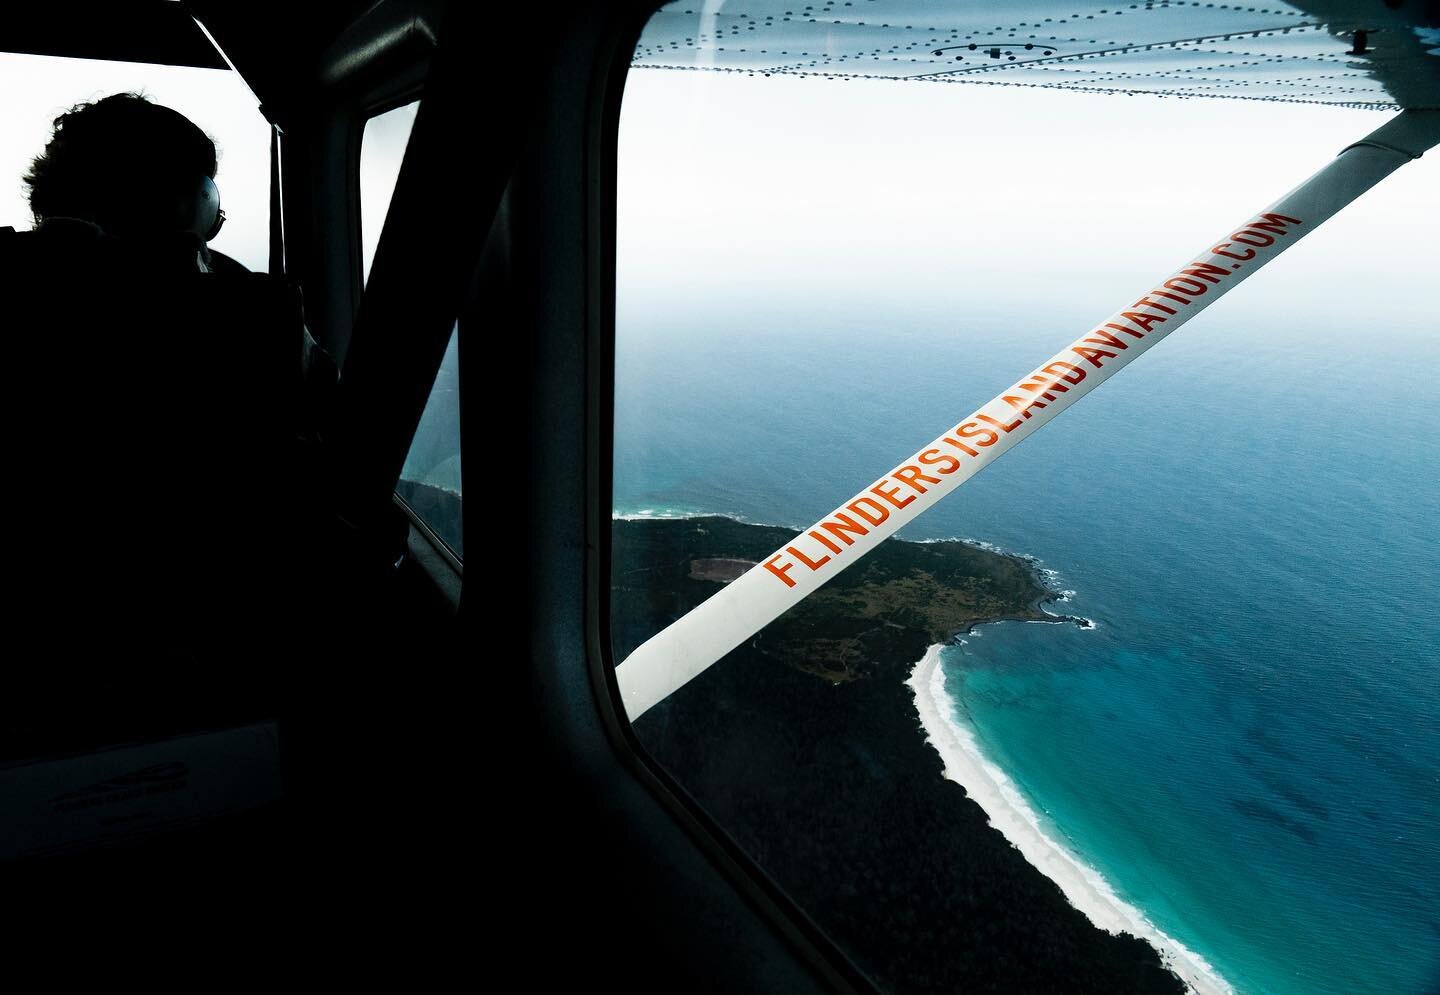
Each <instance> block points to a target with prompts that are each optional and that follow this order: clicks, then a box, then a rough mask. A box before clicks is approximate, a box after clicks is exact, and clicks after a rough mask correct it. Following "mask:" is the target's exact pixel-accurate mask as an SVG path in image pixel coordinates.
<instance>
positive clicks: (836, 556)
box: [616, 110, 1440, 721]
mask: <svg viewBox="0 0 1440 995" xmlns="http://www.w3.org/2000/svg"><path fill="white" fill-rule="evenodd" d="M1437 143H1440V110H1407V111H1404V112H1402V113H1401V114H1400V115H1399V116H1398V117H1396V118H1395V119H1394V120H1393V121H1390V122H1388V123H1387V124H1385V125H1383V126H1382V127H1380V128H1377V129H1376V130H1375V131H1374V132H1372V133H1371V134H1370V135H1368V136H1367V137H1366V138H1364V139H1362V140H1361V141H1359V142H1356V143H1355V144H1353V145H1350V146H1348V147H1347V148H1345V149H1343V150H1342V151H1341V152H1340V154H1339V155H1337V156H1336V157H1335V159H1334V160H1333V161H1331V162H1330V163H1329V164H1328V165H1327V166H1325V168H1324V169H1322V170H1320V171H1319V172H1318V173H1316V174H1315V175H1314V176H1312V177H1311V178H1310V179H1308V180H1306V181H1305V182H1304V183H1302V184H1300V186H1298V187H1296V188H1295V189H1294V190H1292V191H1291V192H1290V193H1288V194H1286V195H1285V196H1284V197H1281V198H1280V199H1279V200H1278V201H1276V202H1275V203H1274V204H1272V205H1271V206H1270V207H1267V208H1265V209H1264V210H1263V211H1261V212H1260V213H1259V214H1256V215H1255V216H1253V217H1252V218H1250V219H1249V220H1247V221H1245V222H1244V223H1243V224H1241V225H1239V226H1238V227H1236V228H1233V229H1230V230H1229V231H1228V232H1227V233H1226V234H1225V235H1223V236H1221V237H1220V238H1219V239H1218V240H1217V241H1216V242H1215V243H1214V244H1213V245H1212V246H1211V247H1210V248H1208V249H1206V250H1205V251H1204V252H1202V253H1201V254H1200V255H1199V256H1198V257H1196V258H1195V259H1194V260H1193V261H1191V262H1189V263H1186V264H1185V265H1184V266H1182V267H1180V268H1179V269H1177V270H1175V271H1174V272H1173V273H1171V274H1170V275H1168V276H1166V277H1165V278H1163V279H1162V280H1161V281H1160V282H1158V283H1156V284H1155V285H1154V286H1153V287H1152V288H1151V289H1149V290H1147V291H1145V292H1144V293H1142V294H1141V295H1140V297H1139V299H1138V300H1136V301H1135V303H1133V304H1127V305H1126V306H1125V307H1123V308H1121V309H1120V310H1118V311H1116V312H1115V313H1114V314H1112V315H1111V316H1110V317H1109V318H1107V319H1105V320H1104V321H1102V322H1101V323H1100V324H1098V325H1096V326H1095V327H1094V329H1093V330H1092V331H1090V332H1087V333H1086V334H1085V335H1084V336H1082V337H1081V338H1079V339H1077V340H1076V341H1074V342H1072V343H1071V344H1070V345H1068V346H1066V347H1065V348H1064V349H1063V350H1061V351H1060V352H1059V353H1057V354H1056V355H1055V357H1054V358H1053V359H1051V360H1050V362H1048V363H1046V364H1044V365H1043V366H1041V367H1039V368H1038V369H1036V370H1034V371H1032V372H1030V373H1028V374H1027V375H1026V376H1025V377H1024V378H1022V379H1021V380H1019V381H1018V382H1017V383H1016V384H1015V385H1014V386H1013V387H1011V388H1010V389H1009V390H1007V391H1005V392H1004V393H1003V394H1001V395H1000V396H999V397H996V398H994V399H992V400H991V401H990V402H989V403H987V404H985V405H984V406H982V407H981V408H980V409H979V410H977V411H975V412H973V413H972V414H970V415H968V416H967V417H965V418H964V419H962V420H960V421H958V422H957V423H956V425H955V427H954V428H951V429H948V430H947V431H946V432H945V433H944V434H943V435H941V436H940V437H939V438H938V439H936V440H935V441H934V442H932V443H930V445H929V446H927V447H926V448H924V449H922V450H921V451H920V452H918V453H916V454H915V455H913V456H911V457H910V458H909V459H907V460H905V461H904V462H903V463H901V464H899V465H898V466H896V467H895V468H894V469H892V470H891V471H890V472H889V473H887V474H886V475H885V476H883V477H881V478H880V479H879V480H878V481H877V482H876V483H874V484H873V485H871V486H870V487H868V488H866V489H865V490H862V491H861V492H860V493H859V494H857V495H855V497H854V498H853V499H852V500H850V501H848V502H846V503H845V504H844V505H843V506H841V507H840V508H837V509H836V510H835V511H833V512H831V513H830V514H829V515H827V516H826V517H825V518H823V519H821V520H820V521H819V522H816V523H815V525H814V526H813V527H812V528H810V529H807V530H805V531H804V532H801V533H800V534H799V535H797V536H796V537H795V539H794V540H792V541H791V543H790V544H789V545H787V546H785V547H784V548H782V549H778V550H776V551H775V552H774V553H773V554H772V555H771V556H769V557H767V558H766V559H764V560H762V561H761V562H760V563H758V564H756V565H755V566H754V567H752V568H751V569H750V570H749V571H748V572H746V573H745V574H743V575H742V576H741V577H739V578H738V579H737V580H735V581H732V582H731V583H730V584H729V585H727V586H726V587H724V588H722V589H721V590H720V591H718V592H717V593H716V594H715V595H714V596H713V597H711V598H710V599H708V600H707V601H705V602H703V603H701V604H700V605H697V606H696V607H695V608H694V609H693V610H692V611H690V612H689V613H688V614H687V615H685V616H683V617H682V618H680V619H679V620H677V621H676V622H674V623H673V624H671V625H670V626H668V627H667V628H665V629H663V630H661V631H660V632H659V633H657V634H656V635H654V636H652V637H651V638H650V639H649V640H648V641H646V642H645V643H643V644H641V646H640V647H639V648H637V649H636V650H635V652H634V653H631V654H630V656H629V657H627V658H626V659H625V661H624V662H623V663H621V664H620V666H619V667H617V668H616V679H617V681H618V682H619V686H620V694H621V698H622V700H623V702H624V704H625V711H626V714H628V715H629V717H630V719H631V720H632V721H633V720H634V719H636V718H639V717H640V716H641V715H643V714H644V713H645V711H646V710H647V709H649V708H650V707H651V706H652V705H655V704H656V703H657V702H660V701H663V700H665V698H666V697H668V696H669V695H670V694H671V693H672V692H674V691H675V690H676V689H678V688H680V687H682V686H683V685H685V684H686V683H688V682H689V681H690V680H692V679H693V678H695V677H696V676H698V675H699V674H700V673H702V672H703V671H704V670H705V669H706V668H708V667H709V666H710V665H711V664H713V663H715V662H716V661H718V660H719V659H720V658H721V657H723V656H724V655H725V654H726V653H728V652H730V651H731V650H732V649H734V648H735V647H736V646H739V645H740V644H741V643H743V642H744V641H745V640H746V639H749V638H750V637H751V636H753V635H754V634H755V633H757V632H759V631H760V629H761V628H763V627H764V626H765V625H767V624H769V623H770V622H771V621H773V620H774V619H775V618H777V617H779V616H780V615H781V614H782V613H784V612H785V611H786V610H787V609H789V608H791V607H792V606H794V605H795V604H797V603H798V602H799V601H801V600H802V599H803V598H805V597H806V596H808V595H809V594H811V593H812V592H814V591H816V590H818V589H819V588H820V587H821V586H822V585H824V584H825V583H826V582H828V581H829V580H831V579H832V578H834V577H835V576H836V575H837V574H839V573H840V571H842V570H844V569H845V568H846V567H849V566H851V565H852V564H854V563H855V562H856V561H858V560H859V559H860V558H861V557H863V556H864V555H865V554H866V553H868V552H870V551H871V550H872V549H874V548H875V547H876V546H878V545H879V544H880V543H881V542H882V541H883V540H884V539H885V538H886V537H888V536H889V535H891V534H892V533H894V532H895V531H896V530H897V529H899V528H901V527H902V526H904V525H906V524H907V523H909V522H910V521H912V520H913V519H915V518H916V517H917V516H919V515H921V514H923V513H924V512H926V511H927V510H929V509H930V508H931V507H933V506H934V505H935V504H936V503H937V502H938V501H940V500H941V499H942V498H944V497H945V495H947V494H949V493H950V492H951V491H953V490H954V489H955V488H957V487H959V486H960V485H961V484H963V483H964V482H965V481H966V480H969V479H970V478H971V477H973V476H974V475H975V474H977V473H979V472H980V471H981V470H983V469H984V468H985V467H987V466H989V465H990V464H991V463H993V462H994V461H995V460H996V459H997V458H999V457H1000V456H1001V455H1002V454H1004V453H1006V452H1008V451H1009V450H1010V449H1011V448H1013V447H1014V446H1015V445H1017V444H1018V443H1020V442H1021V441H1022V440H1024V439H1025V438H1027V437H1029V436H1030V435H1031V434H1032V433H1033V432H1035V431H1036V430H1037V429H1039V428H1040V426H1042V425H1044V424H1045V423H1046V422H1048V421H1050V419H1052V418H1054V417H1055V416H1056V415H1057V414H1059V413H1060V412H1061V411H1064V410H1065V409H1066V408H1068V407H1070V405H1072V404H1074V403H1075V402H1076V401H1078V400H1079V399H1080V398H1081V397H1083V396H1084V395H1085V394H1087V393H1089V392H1090V391H1091V390H1093V389H1094V388H1095V387H1097V386H1098V385H1099V384H1100V383H1102V382H1103V381H1105V380H1106V379H1108V378H1109V377H1110V376H1112V375H1113V374H1114V373H1116V372H1117V371H1118V370H1120V369H1122V368H1123V367H1125V366H1126V365H1128V364H1129V363H1130V362H1131V361H1132V360H1134V359H1135V358H1136V357H1137V356H1139V355H1140V354H1141V353H1143V352H1145V351H1146V350H1147V349H1149V348H1150V347H1151V346H1153V345H1154V344H1155V343H1157V342H1159V341H1160V340H1161V339H1163V338H1164V337H1165V336H1166V335H1168V334H1170V333H1171V332H1173V331H1175V329H1177V328H1179V327H1180V326H1181V325H1183V324H1184V323H1185V322H1186V321H1188V320H1189V319H1190V318H1192V317H1194V316H1195V315H1196V314H1199V313H1200V311H1202V310H1204V309H1205V308H1206V307H1207V306H1208V305H1210V304H1212V303H1213V302H1214V301H1216V300H1217V299H1219V298H1220V297H1221V296H1223V295H1224V294H1225V293H1226V292H1227V291H1229V290H1230V289H1231V288H1232V287H1234V286H1235V285H1236V284H1238V283H1240V282H1241V281H1242V280H1244V279H1245V278H1246V277H1248V276H1250V274H1252V273H1254V272H1255V271H1256V270H1257V269H1259V268H1260V267H1261V266H1263V265H1265V264H1266V263H1268V262H1269V261H1270V260H1272V259H1274V258H1275V257H1276V256H1278V255H1280V253H1282V252H1284V251H1285V249H1287V248H1288V247H1289V246H1291V245H1293V244H1295V243H1296V242H1297V241H1299V240H1300V239H1301V238H1303V237H1304V236H1305V234H1306V233H1308V232H1310V231H1313V230H1314V229H1315V228H1316V227H1318V226H1319V225H1320V224H1321V223H1322V222H1323V221H1325V220H1326V219H1327V218H1329V217H1331V216H1332V215H1334V214H1336V213H1338V212H1339V211H1340V210H1341V209H1342V208H1344V207H1345V206H1346V205H1347V204H1349V203H1350V202H1351V201H1353V200H1355V199H1356V198H1357V197H1359V196H1360V195H1361V194H1363V193H1364V192H1365V191H1366V190H1369V189H1370V188H1371V187H1373V186H1374V185H1375V184H1377V183H1379V182H1380V181H1381V180H1383V179H1384V178H1385V177H1386V176H1388V175H1390V174H1391V173H1392V172H1394V171H1395V170H1396V169H1399V168H1400V167H1401V166H1402V165H1404V164H1405V163H1407V162H1409V161H1410V160H1411V159H1418V158H1419V157H1420V155H1421V154H1422V153H1424V152H1425V151H1426V150H1428V149H1430V148H1432V147H1434V146H1435V145H1436V144H1437Z"/></svg>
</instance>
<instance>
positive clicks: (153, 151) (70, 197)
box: [24, 93, 216, 229]
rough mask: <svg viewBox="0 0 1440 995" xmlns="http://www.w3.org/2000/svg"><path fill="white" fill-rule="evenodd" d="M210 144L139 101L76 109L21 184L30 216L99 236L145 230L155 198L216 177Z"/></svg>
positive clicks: (177, 119)
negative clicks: (75, 224) (93, 227)
mask: <svg viewBox="0 0 1440 995" xmlns="http://www.w3.org/2000/svg"><path fill="white" fill-rule="evenodd" d="M215 159H216V156H215V143H214V142H213V141H211V140H210V137H209V136H208V135H206V134H205V132H203V131H201V130H200V129H199V128H198V127H196V125H195V124H194V123H193V122H192V121H191V120H190V119H189V118H187V117H186V116H185V115H183V114H181V113H180V112H178V111H174V110H171V109H170V108H169V107H162V106H161V105H159V104H156V103H152V102H151V101H150V100H149V98H147V97H145V96H143V95H141V94H139V93H116V94H113V95H112V96H109V97H104V98H102V99H100V100H96V101H93V102H91V103H82V104H76V105H75V106H74V107H72V108H70V109H69V110H68V111H66V112H65V113H64V114H61V115H60V116H59V117H57V118H56V119H55V132H54V134H53V135H52V136H51V138H50V142H49V143H48V144H47V145H46V146H45V151H43V152H41V153H40V154H39V155H38V156H36V157H35V160H34V162H32V163H31V164H30V171H29V172H28V173H27V174H25V177H24V180H25V184H26V185H27V186H28V187H29V188H30V213H31V214H33V215H34V216H35V223H36V224H37V225H38V224H40V223H42V222H44V221H45V220H46V219H47V218H60V217H64V218H81V219H84V220H86V221H91V222H94V223H95V224H98V225H100V227H102V228H107V229H110V228H115V229H124V228H125V227H127V226H133V225H134V224H137V223H140V224H143V223H144V220H145V218H146V217H147V215H148V214H150V213H151V212H152V211H153V210H154V205H155V203H156V199H155V198H156V196H157V194H159V193H160V192H162V191H165V190H167V189H174V187H175V185H176V184H178V183H184V182H195V181H198V180H199V178H200V175H201V174H202V173H203V174H204V175H205V176H209V177H212V178H213V177H214V176H215V167H216V161H215Z"/></svg>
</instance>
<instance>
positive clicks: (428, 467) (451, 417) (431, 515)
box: [395, 326, 465, 557]
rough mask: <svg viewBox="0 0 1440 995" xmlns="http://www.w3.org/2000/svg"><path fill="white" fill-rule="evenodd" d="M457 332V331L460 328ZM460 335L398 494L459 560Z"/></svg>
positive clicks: (452, 336) (442, 372)
mask: <svg viewBox="0 0 1440 995" xmlns="http://www.w3.org/2000/svg"><path fill="white" fill-rule="evenodd" d="M457 327H458V326H457ZM459 344H460V336H459V335H458V334H457V333H456V332H453V331H452V332H451V333H450V345H449V347H448V348H447V349H446V350H445V358H444V360H442V361H441V363H440V372H439V373H438V374H437V375H436V377H435V386H434V387H433V388H432V389H431V391H430V400H429V401H428V402H426V404H425V413H424V414H423V415H421V416H420V427H419V428H417V429H416V430H415V441H414V442H412V443H411V444H410V453H409V454H408V455H407V456H406V457H405V468H404V469H403V470H401V471H400V481H399V483H398V484H396V487H395V492H396V493H397V494H399V495H400V496H401V497H402V498H404V499H405V503H406V504H408V505H409V506H410V508H411V509H412V510H413V511H414V512H415V513H416V514H417V515H419V516H420V517H421V518H422V519H424V521H425V524H427V525H429V526H430V528H431V529H433V530H434V531H435V534H436V535H438V536H439V537H440V538H441V539H444V540H445V542H446V544H448V545H449V546H450V548H451V549H452V550H454V551H455V554H456V555H457V556H460V557H463V556H464V555H465V544H464V541H463V538H464V537H463V535H462V533H461V530H460V519H461V514H460V509H461V504H460V493H461V492H460V349H459Z"/></svg>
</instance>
